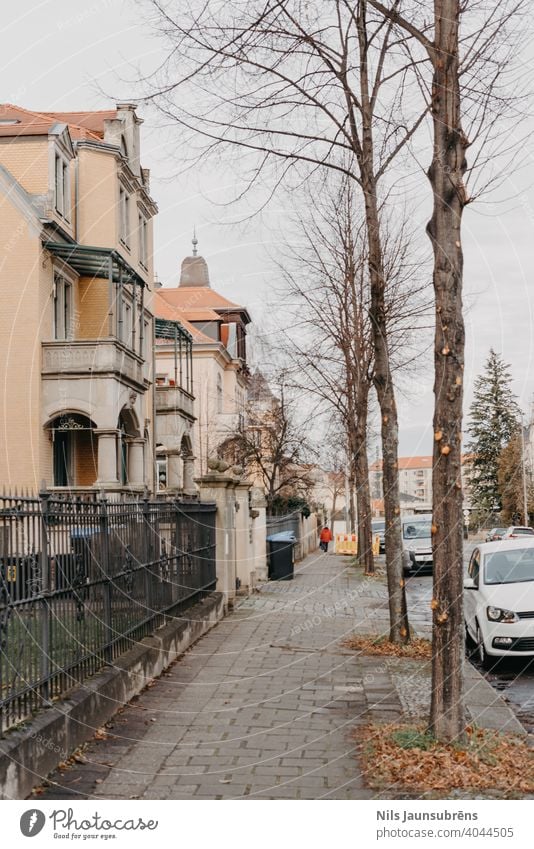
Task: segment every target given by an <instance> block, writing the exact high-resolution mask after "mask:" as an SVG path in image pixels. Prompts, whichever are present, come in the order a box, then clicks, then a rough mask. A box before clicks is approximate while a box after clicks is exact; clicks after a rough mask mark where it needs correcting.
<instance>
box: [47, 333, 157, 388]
mask: <svg viewBox="0 0 534 849" xmlns="http://www.w3.org/2000/svg"><path fill="white" fill-rule="evenodd" d="M42 347H43V362H42V369H41V371H42V374H43V375H50V376H54V377H56V376H57V377H62V376H63V375H65V374H69V375H73V374H78V375H82V376H84V377H86V376H92V375H104V374H113V375H115V376H117V377H119V378H120V377H125V378H127V379H128V380H130V381H133V382H134V383H137V384H138V385H139V388H140V389H143V365H144V361H143V360H142V359H141V357H139V355H138V354H136V353H134V352H133V351H131V350H130V349H129V348H127V347H126V346H125V345H123V344H122V343H121V342H119V341H118V340H115V339H73V340H69V341H64V342H63V341H61V342H43V343H42Z"/></svg>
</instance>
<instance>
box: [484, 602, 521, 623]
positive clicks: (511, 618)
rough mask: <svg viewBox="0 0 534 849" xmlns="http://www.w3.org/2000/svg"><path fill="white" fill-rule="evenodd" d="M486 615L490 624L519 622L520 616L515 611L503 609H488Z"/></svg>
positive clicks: (490, 607)
mask: <svg viewBox="0 0 534 849" xmlns="http://www.w3.org/2000/svg"><path fill="white" fill-rule="evenodd" d="M486 614H487V617H488V619H489V620H490V622H519V616H518V615H517V613H514V611H513V610H505V609H504V608H502V607H492V606H491V605H490V606H489V607H488V608H486Z"/></svg>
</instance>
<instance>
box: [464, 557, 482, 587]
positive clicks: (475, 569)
mask: <svg viewBox="0 0 534 849" xmlns="http://www.w3.org/2000/svg"><path fill="white" fill-rule="evenodd" d="M467 573H468V575H469V577H470V578H472V579H473V581H474V584H475V586H476V587H478V582H479V574H480V552H479V551H478V549H475V550H474V551H473V554H472V556H471V560H470V562H469V568H468V570H467Z"/></svg>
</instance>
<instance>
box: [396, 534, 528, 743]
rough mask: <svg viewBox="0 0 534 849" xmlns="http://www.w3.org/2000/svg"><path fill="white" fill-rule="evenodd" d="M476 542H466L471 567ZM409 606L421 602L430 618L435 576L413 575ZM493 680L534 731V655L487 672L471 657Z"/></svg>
mask: <svg viewBox="0 0 534 849" xmlns="http://www.w3.org/2000/svg"><path fill="white" fill-rule="evenodd" d="M473 548H474V544H473V543H467V544H466V546H465V553H464V563H465V566H466V568H467V564H468V562H469V557H470V556H471V552H472V550H473ZM407 595H408V605H409V608H410V607H411V608H412V609H413V607H414V605H417V609H418V610H425V611H428V621H429V622H430V601H431V598H432V576H431V575H427V574H423V575H413V576H412V577H410V579H409V580H408V582H407ZM471 663H473V664H474V665H475V666H476V667H477V669H478V670H479V672H480V673H481V674H482V675H484V677H485V678H486V679H487V680H488V681H489V683H490V684H491V685H492V686H493V687H495V689H496V690H499V692H500V693H501V695H502V696H504V698H505V699H506V700H507V701H508V703H509V704H510V707H511V708H512V710H513V711H514V713H515V714H516V716H517V717H518V719H519V720H520V722H521V723H522V724H523V725H524V726H525V728H527V730H528V731H530V732H531V733H534V657H531V658H525V659H524V660H523V659H522V658H513V659H509V660H507V659H504V660H498V661H497V663H496V665H495V666H494V667H493V669H492V670H491V671H490V672H485V671H484V670H483V669H482V668H481V667H480V665H479V664H478V663H477V662H476V660H473V659H472V660H471Z"/></svg>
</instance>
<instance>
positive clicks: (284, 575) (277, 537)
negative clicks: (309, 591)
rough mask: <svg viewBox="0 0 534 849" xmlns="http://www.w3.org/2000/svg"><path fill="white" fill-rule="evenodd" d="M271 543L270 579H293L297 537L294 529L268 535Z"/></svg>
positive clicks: (268, 540)
mask: <svg viewBox="0 0 534 849" xmlns="http://www.w3.org/2000/svg"><path fill="white" fill-rule="evenodd" d="M267 542H268V544H269V580H271V581H292V580H293V564H294V562H295V545H296V543H297V539H296V537H295V534H294V533H293V531H280V533H278V534H270V536H268V537H267Z"/></svg>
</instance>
